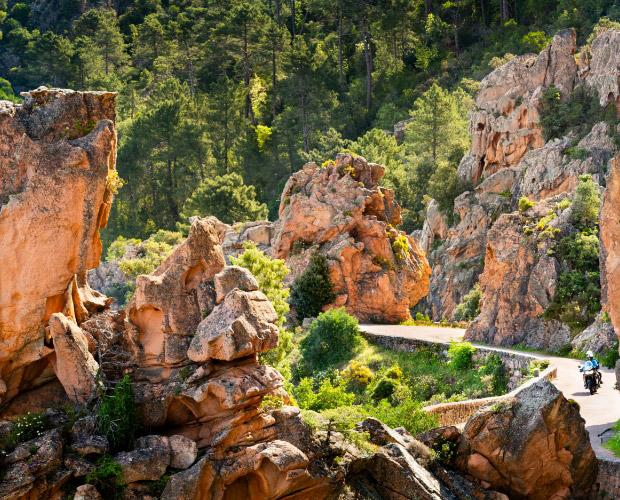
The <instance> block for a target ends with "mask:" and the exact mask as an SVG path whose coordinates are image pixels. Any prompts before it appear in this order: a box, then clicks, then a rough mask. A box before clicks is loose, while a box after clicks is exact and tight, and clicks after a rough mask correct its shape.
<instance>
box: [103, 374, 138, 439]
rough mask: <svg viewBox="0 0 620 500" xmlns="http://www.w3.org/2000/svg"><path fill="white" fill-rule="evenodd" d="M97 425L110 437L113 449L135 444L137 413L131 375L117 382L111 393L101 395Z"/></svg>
mask: <svg viewBox="0 0 620 500" xmlns="http://www.w3.org/2000/svg"><path fill="white" fill-rule="evenodd" d="M97 427H98V429H99V432H100V433H101V434H102V435H103V436H105V437H106V438H107V439H108V442H109V443H110V447H111V449H112V450H113V451H116V450H124V449H127V448H129V447H131V446H132V445H133V442H134V438H135V435H136V427H137V415H136V404H135V401H134V396H133V386H132V384H131V379H130V378H129V375H125V376H124V377H123V378H122V379H121V380H120V381H119V382H118V383H117V384H116V387H114V390H113V391H112V393H111V394H105V395H103V396H102V397H101V399H100V402H99V406H98V408H97Z"/></svg>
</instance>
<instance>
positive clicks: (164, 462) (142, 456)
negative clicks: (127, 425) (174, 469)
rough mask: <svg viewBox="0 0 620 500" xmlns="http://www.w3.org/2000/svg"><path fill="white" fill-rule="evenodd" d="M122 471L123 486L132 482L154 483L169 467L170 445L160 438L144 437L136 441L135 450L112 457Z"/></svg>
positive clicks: (165, 439)
mask: <svg viewBox="0 0 620 500" xmlns="http://www.w3.org/2000/svg"><path fill="white" fill-rule="evenodd" d="M114 460H116V461H117V462H118V463H119V465H120V466H121V469H122V471H123V482H124V483H125V484H128V483H133V482H134V481H156V480H157V479H159V478H160V477H161V476H163V475H164V473H165V472H166V469H167V468H168V466H169V465H170V444H169V443H168V439H167V438H165V437H162V436H144V437H141V438H139V439H138V440H137V441H136V449H134V450H133V451H122V452H120V453H117V454H116V455H114Z"/></svg>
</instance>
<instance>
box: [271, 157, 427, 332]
mask: <svg viewBox="0 0 620 500" xmlns="http://www.w3.org/2000/svg"><path fill="white" fill-rule="evenodd" d="M383 174H384V167H382V166H380V165H377V164H374V163H368V162H367V161H366V160H365V159H364V158H362V157H359V156H355V157H353V156H351V155H348V154H340V155H337V157H336V161H335V162H332V164H330V165H328V166H326V167H325V168H320V167H318V166H317V165H316V164H314V163H308V164H306V165H304V167H303V169H301V170H299V171H298V172H296V173H294V174H293V175H292V176H291V177H290V178H289V180H288V182H287V183H286V186H285V187H284V191H283V193H282V197H281V200H282V201H281V203H280V209H279V214H280V218H279V220H278V222H277V223H276V225H275V230H274V235H273V239H272V253H273V255H274V257H277V258H281V259H286V261H287V265H288V267H289V268H290V269H291V273H290V274H289V276H288V277H287V280H288V281H292V280H294V279H295V278H296V277H297V276H299V275H300V274H302V273H303V271H304V270H305V269H306V267H307V265H308V262H309V260H310V256H311V255H312V254H313V253H314V252H317V251H318V252H320V253H322V254H324V255H325V256H326V257H327V261H328V266H329V270H330V279H331V281H332V283H333V284H334V291H335V292H336V296H337V297H336V300H335V301H334V303H333V304H332V305H336V306H344V307H346V308H347V310H348V311H349V312H350V313H351V314H354V315H355V316H357V317H358V318H359V319H360V320H363V321H364V320H365V321H379V322H398V321H402V320H404V319H407V318H409V317H410V314H409V308H410V307H412V306H413V305H415V304H416V303H417V302H418V301H419V300H420V299H421V298H422V297H423V296H424V295H426V293H427V290H428V277H429V275H430V268H429V266H428V262H427V261H426V257H425V256H424V252H423V251H422V250H421V249H420V248H419V247H418V245H417V243H416V242H415V240H414V239H413V238H412V237H407V236H406V235H405V234H404V233H401V232H399V231H396V230H395V229H393V227H391V226H396V225H398V224H399V223H400V220H401V216H400V207H399V205H398V204H397V203H396V202H395V200H394V194H393V192H392V191H390V190H389V189H386V188H383V187H380V186H379V181H380V180H381V178H382V177H383ZM397 238H399V239H400V240H399V241H401V243H402V245H403V250H402V251H399V250H396V248H397V247H396V246H395V244H394V242H395V241H396V239H397Z"/></svg>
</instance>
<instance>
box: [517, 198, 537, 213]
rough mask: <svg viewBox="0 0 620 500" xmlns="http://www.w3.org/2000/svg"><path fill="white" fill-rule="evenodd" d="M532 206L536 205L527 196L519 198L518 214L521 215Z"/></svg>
mask: <svg viewBox="0 0 620 500" xmlns="http://www.w3.org/2000/svg"><path fill="white" fill-rule="evenodd" d="M534 205H536V203H535V202H533V201H532V200H530V199H529V198H528V197H527V196H521V198H519V212H520V213H522V214H523V213H525V212H527V211H528V210H529V209H530V208H532V207H533V206H534Z"/></svg>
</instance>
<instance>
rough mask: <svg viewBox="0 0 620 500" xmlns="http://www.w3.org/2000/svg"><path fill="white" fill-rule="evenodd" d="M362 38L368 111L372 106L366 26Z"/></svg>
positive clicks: (370, 64) (370, 60)
mask: <svg viewBox="0 0 620 500" xmlns="http://www.w3.org/2000/svg"><path fill="white" fill-rule="evenodd" d="M362 36H363V38H364V61H365V62H366V111H370V105H371V104H372V70H373V60H372V50H371V47H370V33H369V32H368V30H367V28H366V25H365V24H364V27H363V29H362Z"/></svg>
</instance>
